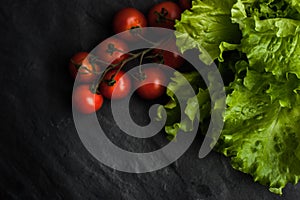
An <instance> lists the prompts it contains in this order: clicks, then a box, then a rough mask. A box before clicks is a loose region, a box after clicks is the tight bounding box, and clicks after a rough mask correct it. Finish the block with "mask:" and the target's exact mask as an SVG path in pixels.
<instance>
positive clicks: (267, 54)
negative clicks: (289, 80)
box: [232, 0, 300, 78]
mask: <svg viewBox="0 0 300 200" xmlns="http://www.w3.org/2000/svg"><path fill="white" fill-rule="evenodd" d="M274 2H278V3H276V4H275V3H274ZM274 2H273V1H264V3H261V4H257V1H253V0H246V1H244V0H243V1H241V0H239V1H238V2H237V3H236V4H235V5H234V6H233V8H232V20H233V22H237V23H238V24H239V26H240V29H241V31H242V33H243V38H242V40H241V51H242V52H243V53H245V54H246V55H247V58H248V60H249V64H250V67H251V68H253V69H255V70H257V71H260V72H264V71H267V72H271V73H273V75H275V76H276V77H282V76H286V75H287V73H294V74H296V75H297V77H298V78H300V67H299V63H300V56H299V55H300V20H298V19H293V18H291V17H293V15H292V14H291V13H295V10H294V9H293V8H291V6H290V5H289V4H288V3H287V2H285V1H274ZM272 3H273V4H272ZM299 5H300V2H299ZM276 6H277V7H276ZM274 7H276V12H275V11H274V10H273V9H272V8H274ZM281 7H286V9H284V10H281V9H279V8H281ZM250 8H251V9H250ZM259 11H260V12H259ZM266 11H269V12H267V13H264V12H266ZM267 14H269V15H270V16H272V18H268V19H266V18H265V16H267ZM279 17H287V18H279ZM282 66H284V67H282Z"/></svg>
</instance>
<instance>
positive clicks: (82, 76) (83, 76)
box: [69, 52, 101, 83]
mask: <svg viewBox="0 0 300 200" xmlns="http://www.w3.org/2000/svg"><path fill="white" fill-rule="evenodd" d="M69 71H70V74H71V76H72V78H73V79H75V78H76V76H77V80H78V81H79V82H82V83H91V82H92V81H94V80H95V79H96V78H97V77H98V75H99V74H100V72H101V67H100V65H99V64H98V63H91V62H90V55H89V53H88V52H78V53H76V54H75V55H73V56H72V58H71V59H70V63H69Z"/></svg>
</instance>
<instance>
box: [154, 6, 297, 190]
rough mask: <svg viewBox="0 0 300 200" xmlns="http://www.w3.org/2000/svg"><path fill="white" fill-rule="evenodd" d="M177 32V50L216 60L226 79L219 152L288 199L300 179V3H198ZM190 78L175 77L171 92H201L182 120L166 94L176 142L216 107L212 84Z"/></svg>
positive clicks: (191, 98)
mask: <svg viewBox="0 0 300 200" xmlns="http://www.w3.org/2000/svg"><path fill="white" fill-rule="evenodd" d="M175 27H176V30H177V31H178V33H176V37H177V46H178V47H179V49H180V50H181V51H182V52H185V51H187V50H190V49H195V48H196V49H198V50H199V51H200V55H199V59H200V60H201V61H202V62H203V63H205V64H207V65H210V64H211V63H212V62H215V63H216V64H217V66H218V68H219V71H220V73H221V75H222V77H223V79H224V83H225V86H226V91H227V98H226V104H227V105H226V112H225V114H224V129H223V131H222V134H221V137H220V138H219V140H218V143H217V145H216V146H215V150H216V151H218V152H221V153H223V154H224V155H225V156H228V157H230V158H231V161H232V162H231V163H232V166H233V167H234V168H235V169H237V170H240V171H242V172H245V173H248V174H251V175H252V176H253V178H254V180H255V181H257V182H259V183H261V184H263V185H267V186H269V188H270V191H271V192H274V193H277V194H282V189H283V188H284V187H285V185H286V184H287V183H289V182H290V183H294V184H296V183H297V182H298V181H299V178H300V1H299V0H222V1H219V0H193V7H192V9H191V10H187V11H185V12H184V13H183V14H182V17H181V20H180V21H177V22H176V25H175ZM184 76H185V77H187V79H188V80H189V81H188V83H187V82H182V81H181V78H180V76H179V75H178V74H175V75H174V77H173V79H172V82H171V83H170V87H172V88H173V89H174V90H177V91H179V93H181V94H183V96H185V92H186V91H185V90H184V89H183V88H184V86H185V84H190V85H192V87H193V89H194V91H195V92H196V93H195V95H194V96H193V95H192V94H189V95H186V99H184V100H185V101H186V105H185V111H184V120H183V121H180V117H178V116H180V108H179V107H180V106H181V105H179V104H178V99H176V97H175V96H174V93H172V92H170V91H168V92H167V94H168V95H169V96H170V99H171V101H170V102H169V103H168V104H167V105H165V106H164V108H165V109H166V111H167V116H168V121H167V124H166V128H165V130H166V132H167V133H168V134H169V135H171V137H170V139H172V138H174V137H176V134H177V132H178V130H183V131H186V132H189V130H192V129H193V124H194V122H195V120H197V117H196V116H200V117H199V123H200V126H201V127H205V126H206V125H207V119H209V117H210V111H211V110H213V109H216V107H214V106H211V105H210V101H209V100H210V98H211V97H210V95H211V94H210V91H209V88H210V87H209V86H203V82H202V81H201V79H200V78H199V76H197V75H196V74H195V72H192V73H190V74H184ZM196 100H197V101H198V102H199V104H198V105H199V111H200V115H197V113H195V110H196V109H195V105H197V104H195V101H196ZM161 108H162V107H161ZM159 114H161V113H160V111H158V115H159ZM174 116H177V117H174Z"/></svg>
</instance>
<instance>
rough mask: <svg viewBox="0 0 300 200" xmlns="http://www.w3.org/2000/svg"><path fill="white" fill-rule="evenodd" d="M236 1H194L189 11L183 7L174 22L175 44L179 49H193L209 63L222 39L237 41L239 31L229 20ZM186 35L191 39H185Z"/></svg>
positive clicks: (216, 56) (218, 51) (217, 54)
mask: <svg viewBox="0 0 300 200" xmlns="http://www.w3.org/2000/svg"><path fill="white" fill-rule="evenodd" d="M235 2H236V0H222V1H220V0H204V1H201V0H194V1H193V7H192V9H191V11H189V10H186V11H185V12H184V14H183V15H182V16H181V20H180V21H177V23H176V25H175V28H176V30H177V31H178V32H177V35H176V37H177V45H178V47H179V48H180V49H181V51H182V52H185V51H186V50H188V49H193V48H197V49H199V50H200V52H201V54H200V59H201V60H202V61H203V62H205V63H206V64H211V63H212V62H213V60H214V59H216V58H218V57H219V55H220V50H219V45H220V43H221V42H222V41H225V42H228V43H236V44H237V43H239V41H240V38H241V33H240V31H239V27H238V25H237V24H232V23H231V18H230V17H231V16H230V13H231V8H232V6H233V4H234V3H235ZM187 36H190V37H192V38H193V39H194V42H190V41H189V40H188V38H189V37H187Z"/></svg>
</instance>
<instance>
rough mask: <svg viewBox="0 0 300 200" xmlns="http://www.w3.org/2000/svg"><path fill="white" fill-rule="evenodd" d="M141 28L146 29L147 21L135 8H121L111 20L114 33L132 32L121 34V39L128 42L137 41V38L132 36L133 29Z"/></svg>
mask: <svg viewBox="0 0 300 200" xmlns="http://www.w3.org/2000/svg"><path fill="white" fill-rule="evenodd" d="M143 27H147V19H146V17H145V16H144V14H143V13H141V12H140V11H139V10H137V9H135V8H123V9H121V10H120V11H119V12H117V14H116V15H115V16H114V18H113V30H114V33H116V34H117V33H121V32H124V31H128V30H132V31H131V32H129V33H125V34H122V38H123V39H125V40H128V41H136V40H138V39H139V37H138V36H136V35H135V34H134V29H137V28H143Z"/></svg>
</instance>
